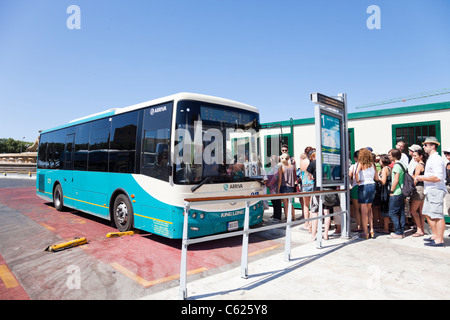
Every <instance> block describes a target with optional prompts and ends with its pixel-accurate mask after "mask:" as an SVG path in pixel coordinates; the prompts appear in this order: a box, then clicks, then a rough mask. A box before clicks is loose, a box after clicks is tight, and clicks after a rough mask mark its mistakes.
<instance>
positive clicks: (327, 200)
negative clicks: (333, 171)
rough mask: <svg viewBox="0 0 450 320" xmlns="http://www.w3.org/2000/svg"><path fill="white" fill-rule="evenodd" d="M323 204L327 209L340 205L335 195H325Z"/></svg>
mask: <svg viewBox="0 0 450 320" xmlns="http://www.w3.org/2000/svg"><path fill="white" fill-rule="evenodd" d="M323 204H324V205H325V206H328V207H337V206H340V205H341V201H340V199H339V195H338V194H337V193H332V194H326V195H324V196H323Z"/></svg>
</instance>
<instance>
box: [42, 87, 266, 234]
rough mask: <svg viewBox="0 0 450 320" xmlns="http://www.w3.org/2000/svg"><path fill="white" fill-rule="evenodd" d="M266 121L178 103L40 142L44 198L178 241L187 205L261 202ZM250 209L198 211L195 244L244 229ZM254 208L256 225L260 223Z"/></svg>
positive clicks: (234, 109)
mask: <svg viewBox="0 0 450 320" xmlns="http://www.w3.org/2000/svg"><path fill="white" fill-rule="evenodd" d="M258 133H259V114H258V110H257V108H255V107H252V106H249V105H247V104H243V103H239V102H236V101H231V100H227V99H222V98H217V97H212V96H206V95H200V94H193V93H179V94H175V95H172V96H168V97H164V98H160V99H156V100H152V101H148V102H144V103H140V104H137V105H134V106H130V107H126V108H118V109H110V110H107V111H104V112H101V113H97V114H93V115H90V116H87V117H84V118H81V119H77V120H73V121H71V122H69V123H68V124H66V125H62V126H60V127H57V128H53V129H50V130H45V131H42V132H41V135H40V140H39V150H38V163H37V179H36V190H37V195H38V196H40V197H42V198H43V199H46V200H49V201H52V202H53V204H54V206H55V208H56V209H57V210H63V208H64V207H68V208H73V209H76V210H80V211H83V212H87V213H89V214H92V215H95V216H99V217H102V218H104V219H107V220H110V221H111V222H112V223H114V225H115V226H116V227H117V229H119V231H128V230H130V229H132V228H135V229H140V230H144V231H148V232H150V233H153V234H158V235H161V236H164V237H168V238H181V237H182V232H183V226H182V224H183V209H184V199H186V198H195V197H202V198H203V197H212V196H237V195H252V194H260V193H262V190H263V185H262V184H261V168H260V163H261V161H260V159H259V138H258ZM243 204H244V203H243V202H237V203H236V202H231V203H228V204H225V205H205V206H201V207H191V210H190V213H189V214H190V217H189V237H197V236H204V235H210V234H215V233H220V232H226V231H232V230H235V229H238V228H241V227H242V226H243V220H244V212H245V210H244V209H245V208H244V206H243ZM263 211H264V208H263V205H262V202H254V203H251V207H250V225H254V224H257V223H260V222H262V217H263Z"/></svg>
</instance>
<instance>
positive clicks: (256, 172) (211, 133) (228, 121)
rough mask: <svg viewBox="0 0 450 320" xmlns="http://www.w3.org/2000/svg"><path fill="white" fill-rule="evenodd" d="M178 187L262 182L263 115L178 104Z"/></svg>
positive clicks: (200, 104)
mask: <svg viewBox="0 0 450 320" xmlns="http://www.w3.org/2000/svg"><path fill="white" fill-rule="evenodd" d="M175 125H176V126H175V129H176V130H175V136H174V139H175V148H174V152H173V156H174V158H173V162H172V163H173V164H174V166H175V172H174V183H176V184H200V183H206V182H211V183H220V182H243V181H253V180H259V179H260V175H261V167H260V159H259V143H258V132H259V114H258V113H255V112H251V111H247V110H243V109H239V108H234V107H230V106H223V105H217V104H211V103H206V102H200V101H192V100H182V101H179V102H178V106H177V116H176V124H175Z"/></svg>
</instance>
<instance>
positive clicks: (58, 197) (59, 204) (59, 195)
mask: <svg viewBox="0 0 450 320" xmlns="http://www.w3.org/2000/svg"><path fill="white" fill-rule="evenodd" d="M53 205H54V206H55V209H56V210H57V211H62V210H63V207H64V196H63V191H62V188H61V185H60V184H57V185H56V187H55V190H53Z"/></svg>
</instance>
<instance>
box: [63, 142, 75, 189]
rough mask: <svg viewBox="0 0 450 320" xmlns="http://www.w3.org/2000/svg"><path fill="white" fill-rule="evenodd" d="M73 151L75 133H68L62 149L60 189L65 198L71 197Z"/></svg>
mask: <svg viewBox="0 0 450 320" xmlns="http://www.w3.org/2000/svg"><path fill="white" fill-rule="evenodd" d="M74 149H75V133H70V134H67V135H66V143H65V148H64V170H63V171H62V172H63V175H64V176H63V179H62V180H63V181H61V183H62V188H63V193H64V195H66V196H69V197H71V196H72V188H73V186H72V184H73V158H74V155H73V154H74Z"/></svg>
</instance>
